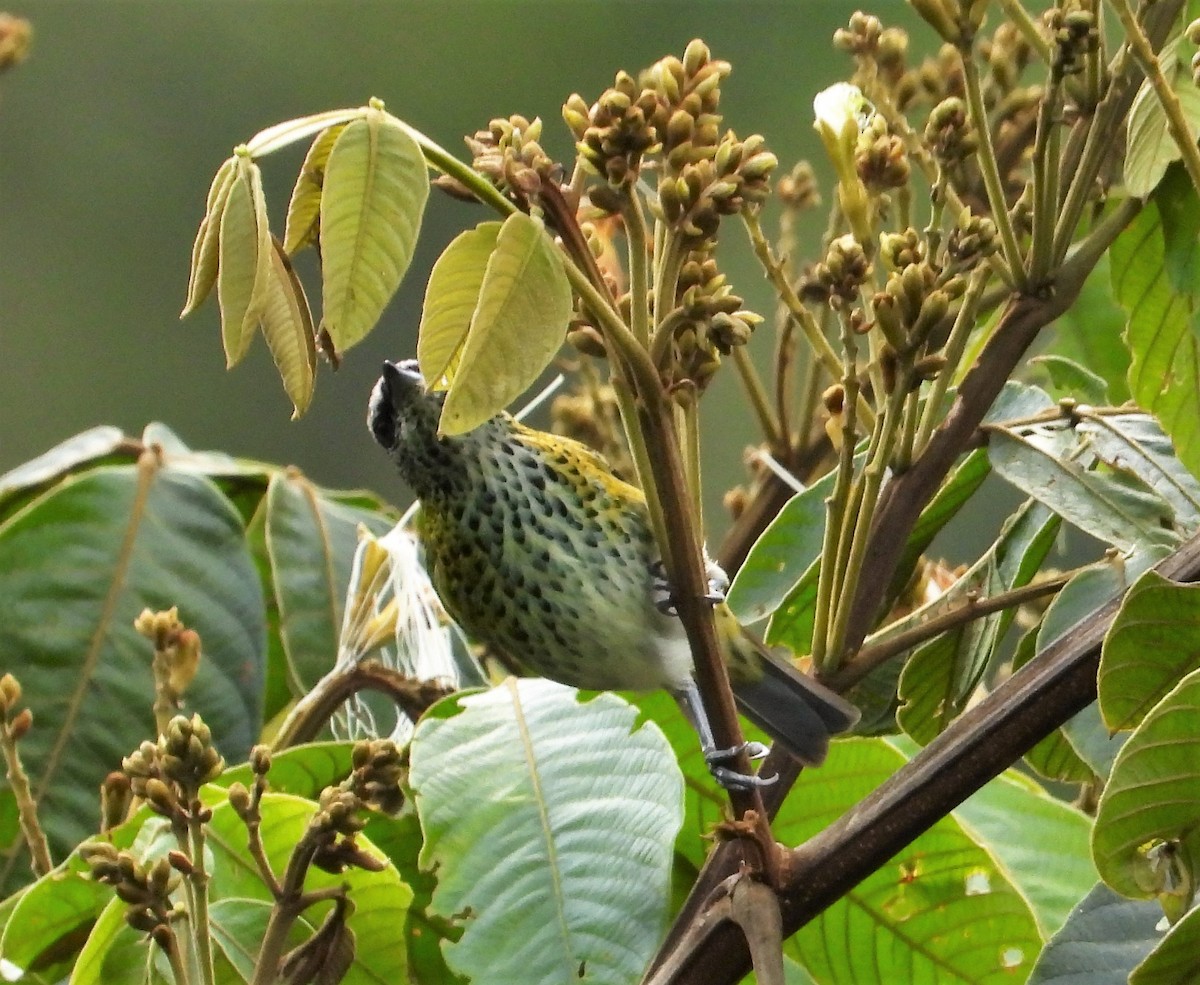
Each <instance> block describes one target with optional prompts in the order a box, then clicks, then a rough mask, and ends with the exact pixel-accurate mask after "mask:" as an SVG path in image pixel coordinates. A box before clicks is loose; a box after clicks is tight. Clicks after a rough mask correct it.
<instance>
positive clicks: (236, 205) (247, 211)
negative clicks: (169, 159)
mask: <svg viewBox="0 0 1200 985" xmlns="http://www.w3.org/2000/svg"><path fill="white" fill-rule="evenodd" d="M270 250H271V230H270V229H269V228H268V226H267V205H266V199H265V197H264V195H263V187H262V173H261V172H260V171H259V169H258V165H257V164H255V163H253V162H252V161H251V160H250V158H249V157H248V156H246V155H245V154H238V155H237V173H236V175H234V177H233V181H232V184H231V186H230V189H229V196H228V198H227V199H226V202H225V211H224V212H223V213H222V214H221V230H220V260H219V264H218V269H217V300H218V302H219V303H220V306H221V341H222V343H223V344H224V346H225V363H226V367H227V368H229V369H232V368H233V367H234V366H236V365H237V364H238V363H240V362H241V361H242V359H243V358H244V357H245V355H246V353H247V352H248V351H249V349H250V343H251V342H252V341H253V340H254V330H255V328H257V326H258V318H259V314H260V311H261V309H262V303H263V300H264V298H265V295H266V288H267V280H268V277H269V276H270Z"/></svg>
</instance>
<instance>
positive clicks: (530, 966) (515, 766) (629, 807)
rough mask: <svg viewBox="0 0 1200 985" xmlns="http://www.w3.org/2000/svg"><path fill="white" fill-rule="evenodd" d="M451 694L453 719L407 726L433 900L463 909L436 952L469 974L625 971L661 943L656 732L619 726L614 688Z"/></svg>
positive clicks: (621, 718) (667, 788) (669, 794)
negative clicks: (590, 692)
mask: <svg viewBox="0 0 1200 985" xmlns="http://www.w3.org/2000/svg"><path fill="white" fill-rule="evenodd" d="M451 700H453V701H454V702H455V703H456V705H457V707H458V710H459V713H458V714H457V715H455V716H454V717H451V718H441V717H431V718H429V719H427V720H426V721H424V722H423V723H422V724H421V725H420V726H419V727H418V730H417V734H416V735H415V736H414V742H413V760H412V776H411V782H412V786H413V791H414V794H415V800H416V808H417V812H418V814H419V816H420V818H421V826H422V830H423V833H424V838H425V842H424V847H423V848H422V850H421V863H422V866H423V867H425V868H437V869H438V870H439V873H440V875H439V878H438V886H437V889H436V891H435V892H434V894H433V900H432V906H433V907H434V909H435V910H436V911H437V912H439V913H441V914H442V915H443V916H446V917H449V916H451V915H452V914H457V913H463V912H465V911H467V910H470V911H471V912H472V913H473V914H474V919H472V920H471V921H470V922H469V923H468V925H467V927H466V930H465V932H464V933H463V936H462V939H461V940H460V941H458V943H456V944H454V945H453V946H451V947H449V948H448V950H447V953H446V958H447V961H448V963H449V964H450V965H451V967H452V968H454V969H455V970H456V971H458V972H459V973H460V974H462V975H464V976H465V977H467V978H469V979H478V977H479V976H481V975H486V976H493V975H494V976H496V979H497V980H503V979H506V978H507V979H515V978H518V977H519V978H521V979H522V980H523V981H529V982H559V981H563V980H566V979H569V978H570V977H572V976H574V975H576V974H578V970H579V969H580V968H585V969H586V974H587V977H588V978H589V979H591V980H594V981H597V982H614V983H616V982H625V981H628V980H629V979H630V977H631V976H635V975H637V974H638V973H639V972H640V971H641V969H642V968H643V967H644V966H645V964H646V962H647V960H648V959H649V957H650V954H651V953H652V951H653V948H654V946H655V945H656V944H657V942H658V937H659V934H660V932H661V927H662V924H663V921H664V919H665V917H666V910H665V903H666V900H667V893H666V889H667V882H668V879H669V876H670V861H671V849H672V846H673V845H674V842H675V834H676V832H677V831H678V829H679V825H680V822H681V821H682V802H681V801H682V798H681V794H682V784H681V783H680V778H679V774H678V771H677V768H676V766H675V763H674V761H673V759H672V757H671V755H670V747H669V746H668V745H667V743H666V742H665V741H664V739H663V736H662V734H661V733H660V732H659V731H658V729H657V728H656V727H655V726H653V725H652V724H646V725H643V726H642V727H641V728H639V729H637V730H636V731H633V732H632V733H631V731H630V730H631V727H632V725H633V722H634V719H635V717H636V713H635V711H634V709H632V708H631V707H630V706H628V705H626V704H625V703H624V702H622V701H620V700H619V699H617V698H615V697H612V696H610V695H600V696H598V697H595V698H593V699H591V700H590V701H587V702H585V703H580V702H579V701H578V700H577V698H576V697H575V692H574V691H573V689H570V688H564V687H562V686H561V685H556V684H552V683H550V682H547V681H519V682H518V681H513V680H511V679H510V680H509V682H508V683H507V684H505V685H501V686H500V687H498V688H495V689H493V690H491V691H488V692H485V693H483V694H474V695H472V694H468V695H465V696H463V697H461V698H455V699H451ZM498 897H503V898H505V899H507V900H509V905H506V906H504V907H497V906H493V905H489V904H491V903H492V902H493V901H494V900H495V899H496V898H498ZM517 942H521V943H519V944H518V943H517Z"/></svg>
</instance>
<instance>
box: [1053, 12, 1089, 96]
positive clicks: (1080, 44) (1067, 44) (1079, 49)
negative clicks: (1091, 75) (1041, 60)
mask: <svg viewBox="0 0 1200 985" xmlns="http://www.w3.org/2000/svg"><path fill="white" fill-rule="evenodd" d="M1045 18H1046V26H1047V27H1048V28H1049V30H1050V39H1051V42H1052V43H1053V46H1054V47H1053V55H1052V56H1051V60H1050V69H1051V71H1052V72H1053V73H1055V74H1056V75H1057V76H1058V77H1059V78H1062V77H1063V76H1065V75H1072V74H1074V73H1076V72H1078V71H1080V69H1082V67H1083V59H1084V57H1085V56H1086V55H1089V54H1091V53H1092V52H1094V51H1096V50H1098V49H1099V47H1100V28H1099V26H1098V25H1097V23H1096V15H1095V13H1094V12H1093V11H1091V10H1087V9H1085V8H1083V7H1079V6H1065V7H1064V6H1063V5H1055V6H1053V7H1051V8H1050V9H1049V10H1047V11H1046V15H1045Z"/></svg>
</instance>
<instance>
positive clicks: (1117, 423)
mask: <svg viewBox="0 0 1200 985" xmlns="http://www.w3.org/2000/svg"><path fill="white" fill-rule="evenodd" d="M1075 430H1076V432H1077V433H1079V434H1080V435H1083V436H1084V437H1085V439H1086V441H1087V446H1088V448H1089V450H1091V451H1093V452H1095V453H1096V455H1097V456H1098V457H1099V458H1100V460H1101V461H1103V462H1104V463H1105V464H1106V465H1108V466H1109V467H1110V468H1113V469H1118V470H1120V471H1123V472H1126V473H1129V474H1132V475H1135V476H1137V478H1138V480H1139V481H1140V482H1142V483H1145V484H1146V485H1147V486H1149V487H1150V488H1151V489H1153V490H1154V491H1155V492H1156V493H1158V494H1159V495H1160V496H1161V497H1162V498H1163V499H1165V500H1166V501H1167V502H1168V503H1169V504H1170V505H1171V509H1172V511H1173V512H1174V514H1175V523H1176V526H1178V527H1179V528H1180V529H1181V530H1182V532H1184V533H1189V534H1190V533H1191V532H1192V531H1194V530H1195V529H1196V527H1197V526H1200V482H1197V481H1196V478H1195V477H1194V476H1193V475H1192V474H1191V473H1190V472H1188V470H1187V469H1185V468H1184V467H1183V464H1182V463H1181V462H1180V461H1179V459H1178V458H1176V457H1175V449H1174V448H1173V447H1172V445H1171V440H1170V439H1169V438H1168V437H1167V436H1166V435H1165V434H1163V432H1162V428H1160V427H1159V426H1158V422H1157V421H1156V420H1154V418H1153V417H1151V416H1150V415H1149V414H1095V413H1092V414H1086V415H1084V416H1083V419H1082V420H1081V421H1080V422H1079V424H1078V425H1076V428H1075Z"/></svg>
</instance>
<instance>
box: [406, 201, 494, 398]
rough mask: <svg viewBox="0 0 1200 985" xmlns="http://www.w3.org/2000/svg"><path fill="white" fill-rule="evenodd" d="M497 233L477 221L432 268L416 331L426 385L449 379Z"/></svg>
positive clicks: (452, 244)
mask: <svg viewBox="0 0 1200 985" xmlns="http://www.w3.org/2000/svg"><path fill="white" fill-rule="evenodd" d="M499 234H500V223H499V222H483V223H480V224H479V225H478V226H476V227H475V228H474V229H468V230H467V231H466V232H464V233H460V234H459V235H458V236H456V237H455V238H454V240H453V241H452V242H451V243H450V245H449V246H447V247H446V249H445V251H444V252H443V253H442V255H441V256H440V257H438V259H437V262H436V263H435V264H434V265H433V270H432V271H431V272H430V274H429V283H428V284H427V285H426V286H425V304H424V307H423V308H422V310H421V327H420V330H419V331H418V333H417V361H418V362H419V363H420V365H421V374H422V375H423V376H424V377H425V379H426V380H427V381H428V382H429V385H430V386H433V387H435V388H436V387H438V386H439V385H440V384H441V381H442V380H443V379H446V380H450V379H452V378H453V376H454V372H455V370H456V369H457V362H458V357H459V356H460V355H461V353H462V347H463V343H464V342H465V341H466V338H467V330H468V329H469V328H470V327H471V317H472V316H473V315H474V313H475V308H476V306H477V305H478V304H479V291H480V288H481V287H482V286H483V276H484V273H485V272H486V270H487V263H488V258H489V257H491V255H492V251H493V250H494V249H495V248H496V238H497V237H498V236H499Z"/></svg>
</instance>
